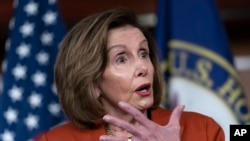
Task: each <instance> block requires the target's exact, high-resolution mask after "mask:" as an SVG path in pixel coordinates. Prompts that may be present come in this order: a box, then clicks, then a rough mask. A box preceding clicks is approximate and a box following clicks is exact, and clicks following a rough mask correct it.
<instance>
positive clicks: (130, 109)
mask: <svg viewBox="0 0 250 141" xmlns="http://www.w3.org/2000/svg"><path fill="white" fill-rule="evenodd" d="M118 106H119V107H120V108H121V109H122V110H124V111H125V112H127V113H129V114H130V115H132V116H133V117H134V118H135V119H136V120H137V121H138V122H140V123H141V124H142V125H143V126H145V127H149V126H150V122H149V121H150V120H149V119H148V118H147V117H146V116H145V115H144V114H142V113H141V112H140V111H139V110H137V109H136V108H134V107H133V106H131V105H130V104H128V103H126V102H119V103H118Z"/></svg>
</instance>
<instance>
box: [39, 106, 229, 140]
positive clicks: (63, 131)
mask: <svg viewBox="0 0 250 141" xmlns="http://www.w3.org/2000/svg"><path fill="white" fill-rule="evenodd" d="M170 114H171V111H168V110H164V109H162V108H157V109H155V110H152V111H151V120H152V121H154V122H156V123H158V124H159V125H166V124H167V123H168V121H169V118H170ZM180 125H181V129H182V135H181V141H225V138H224V132H223V130H222V128H221V127H220V126H219V125H218V123H216V122H215V121H214V120H213V119H212V118H210V117H207V116H204V115H202V114H199V113H194V112H183V113H182V116H181V120H180ZM104 134H105V129H104V126H103V125H102V126H100V127H98V128H96V129H81V128H78V127H76V126H75V125H74V124H72V123H71V122H68V123H66V124H63V125H60V126H58V127H56V128H53V129H52V130H50V131H48V132H46V133H44V134H43V135H41V136H40V138H39V139H38V140H39V141H99V137H100V136H101V135H104Z"/></svg>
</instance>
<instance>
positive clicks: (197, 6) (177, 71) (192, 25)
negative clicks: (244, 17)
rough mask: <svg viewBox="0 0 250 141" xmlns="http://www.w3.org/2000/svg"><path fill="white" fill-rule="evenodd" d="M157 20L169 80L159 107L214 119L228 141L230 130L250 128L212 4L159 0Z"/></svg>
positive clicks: (210, 1) (249, 117)
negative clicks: (177, 108) (180, 108)
mask: <svg viewBox="0 0 250 141" xmlns="http://www.w3.org/2000/svg"><path fill="white" fill-rule="evenodd" d="M162 9H165V11H164V10H162ZM166 9H167V10H166ZM163 11H164V13H162V12H163ZM157 17H158V24H157V26H156V30H155V33H156V34H155V35H156V36H155V37H156V41H157V44H158V46H159V50H160V55H161V60H162V62H163V66H165V67H163V70H164V71H165V73H167V74H168V78H167V80H166V82H167V83H168V93H167V94H166V95H165V97H167V98H166V99H167V100H168V101H166V100H165V101H164V100H163V103H162V105H163V106H166V105H170V106H172V107H174V106H176V105H177V104H184V105H185V110H187V111H196V112H199V113H203V114H205V115H208V116H211V117H213V118H214V119H215V120H216V121H217V122H218V123H219V124H220V125H221V126H222V127H223V129H224V132H225V136H226V141H229V125H230V124H249V123H250V113H249V109H248V106H247V101H246V98H245V95H244V91H243V89H242V86H241V84H240V80H239V76H238V74H237V71H236V69H235V67H234V64H233V56H232V54H231V52H230V44H229V41H228V38H227V34H226V31H225V29H224V27H223V24H222V21H221V18H220V16H219V11H218V8H217V5H216V1H215V0H188V1H187V0H166V1H165V0H159V1H158V11H157ZM164 25H166V26H167V27H164ZM162 54H163V55H162ZM166 103H167V104H166Z"/></svg>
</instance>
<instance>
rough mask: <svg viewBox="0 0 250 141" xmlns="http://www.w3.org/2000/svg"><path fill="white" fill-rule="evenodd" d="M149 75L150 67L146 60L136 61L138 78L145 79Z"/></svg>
mask: <svg viewBox="0 0 250 141" xmlns="http://www.w3.org/2000/svg"><path fill="white" fill-rule="evenodd" d="M147 73H148V67H147V63H146V61H145V60H142V59H138V60H137V61H136V76H137V77H144V76H146V75H147Z"/></svg>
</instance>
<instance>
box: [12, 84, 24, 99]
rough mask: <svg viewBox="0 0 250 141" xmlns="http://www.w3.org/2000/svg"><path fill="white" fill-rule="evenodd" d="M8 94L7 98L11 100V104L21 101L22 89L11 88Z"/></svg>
mask: <svg viewBox="0 0 250 141" xmlns="http://www.w3.org/2000/svg"><path fill="white" fill-rule="evenodd" d="M8 94H9V97H10V98H11V100H12V101H13V102H16V101H21V100H22V95H23V89H22V88H18V87H17V86H13V87H12V88H11V89H10V90H9V93H8Z"/></svg>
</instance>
